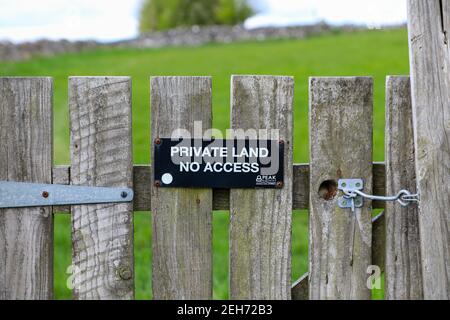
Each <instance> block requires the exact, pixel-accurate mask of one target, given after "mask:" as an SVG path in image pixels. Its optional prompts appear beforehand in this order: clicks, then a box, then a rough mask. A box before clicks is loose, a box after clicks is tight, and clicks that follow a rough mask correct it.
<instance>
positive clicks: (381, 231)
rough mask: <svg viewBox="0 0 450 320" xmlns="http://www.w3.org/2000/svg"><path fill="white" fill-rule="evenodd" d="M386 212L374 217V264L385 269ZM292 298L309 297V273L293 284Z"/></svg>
mask: <svg viewBox="0 0 450 320" xmlns="http://www.w3.org/2000/svg"><path fill="white" fill-rule="evenodd" d="M385 243H386V241H385V214H384V211H383V212H381V213H380V214H379V215H377V216H376V217H374V218H373V219H372V264H374V265H377V266H379V267H380V269H381V272H383V271H384V248H385ZM291 292H292V300H308V299H309V273H308V272H307V273H305V274H304V275H303V276H301V277H300V279H298V280H297V281H296V282H295V283H294V284H293V285H292V290H291Z"/></svg>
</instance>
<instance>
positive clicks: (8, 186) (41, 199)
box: [0, 181, 134, 208]
mask: <svg viewBox="0 0 450 320" xmlns="http://www.w3.org/2000/svg"><path fill="white" fill-rule="evenodd" d="M133 197H134V193H133V190H132V189H130V188H107V187H87V186H73V185H60V184H40V183H27V182H10V181H0V208H25V207H45V206H63V205H82V204H100V203H120V202H130V201H132V200H133Z"/></svg>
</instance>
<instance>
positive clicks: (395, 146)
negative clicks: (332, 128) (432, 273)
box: [385, 77, 423, 300]
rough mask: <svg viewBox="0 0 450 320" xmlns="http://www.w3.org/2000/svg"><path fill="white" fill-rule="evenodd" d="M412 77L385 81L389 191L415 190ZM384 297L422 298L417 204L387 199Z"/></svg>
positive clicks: (393, 298) (390, 78)
mask: <svg viewBox="0 0 450 320" xmlns="http://www.w3.org/2000/svg"><path fill="white" fill-rule="evenodd" d="M410 87H411V84H410V80H409V77H388V78H387V81H386V146H385V149H386V154H385V159H386V194H388V195H393V194H396V193H397V192H399V191H400V190H402V189H406V190H408V191H410V192H412V193H415V192H416V172H415V160H414V137H413V124H412V123H413V120H412V107H411V90H410ZM385 215H386V268H385V271H386V276H385V279H386V280H385V297H386V299H390V300H405V299H412V300H417V299H422V297H423V295H422V272H421V264H420V238H419V216H418V209H417V204H416V203H413V204H411V205H410V206H408V207H402V206H401V205H400V204H399V203H397V202H386V210H385Z"/></svg>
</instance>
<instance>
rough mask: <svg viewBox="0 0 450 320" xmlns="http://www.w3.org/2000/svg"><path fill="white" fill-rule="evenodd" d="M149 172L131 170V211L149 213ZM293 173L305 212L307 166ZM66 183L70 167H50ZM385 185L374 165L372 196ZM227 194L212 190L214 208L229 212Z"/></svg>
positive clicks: (296, 202) (297, 203)
mask: <svg viewBox="0 0 450 320" xmlns="http://www.w3.org/2000/svg"><path fill="white" fill-rule="evenodd" d="M151 170H152V169H151V165H135V166H134V167H133V178H134V211H150V207H151V206H150V204H151V200H150V194H151V193H150V192H151V182H150V181H151V174H152V173H151V172H152V171H151ZM293 171H294V185H293V210H307V209H308V204H309V165H308V164H294V170H293ZM351 178H357V177H351ZM69 181H70V166H56V167H54V168H53V183H55V184H69ZM385 184H386V178H385V166H384V163H380V162H375V163H374V164H373V193H374V194H376V195H384V194H385ZM229 195H230V191H229V190H226V189H214V192H213V209H214V210H228V209H229V207H230V197H229ZM372 207H373V208H375V209H384V207H385V203H384V202H380V201H374V202H373V204H372ZM54 212H56V213H69V212H70V208H69V207H67V206H64V207H56V208H55V209H54Z"/></svg>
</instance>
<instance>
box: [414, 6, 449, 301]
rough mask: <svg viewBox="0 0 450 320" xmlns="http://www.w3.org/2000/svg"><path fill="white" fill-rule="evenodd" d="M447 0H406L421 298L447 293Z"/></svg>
mask: <svg viewBox="0 0 450 320" xmlns="http://www.w3.org/2000/svg"><path fill="white" fill-rule="evenodd" d="M449 28H450V2H448V1H442V0H426V1H425V0H409V1H408V29H409V41H410V64H411V85H412V108H413V119H414V122H413V123H414V128H415V135H414V139H415V148H416V153H415V155H416V156H415V160H416V178H417V187H418V191H419V193H420V204H419V226H420V239H421V262H422V276H423V289H424V298H425V299H445V300H448V299H450V183H449V181H450V50H449V44H448V42H449V39H448V32H449Z"/></svg>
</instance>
